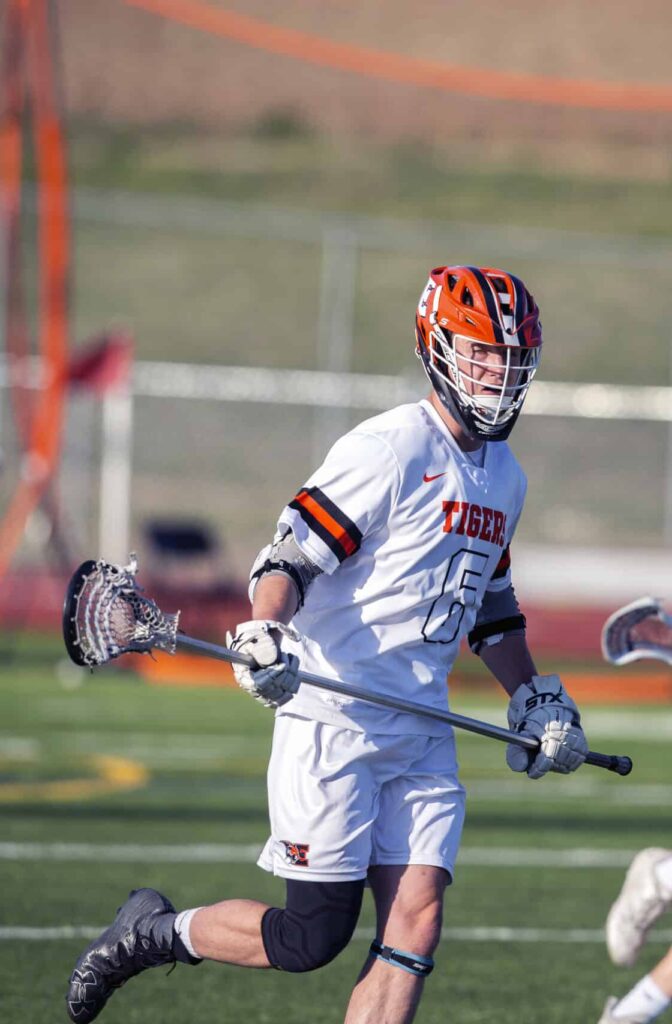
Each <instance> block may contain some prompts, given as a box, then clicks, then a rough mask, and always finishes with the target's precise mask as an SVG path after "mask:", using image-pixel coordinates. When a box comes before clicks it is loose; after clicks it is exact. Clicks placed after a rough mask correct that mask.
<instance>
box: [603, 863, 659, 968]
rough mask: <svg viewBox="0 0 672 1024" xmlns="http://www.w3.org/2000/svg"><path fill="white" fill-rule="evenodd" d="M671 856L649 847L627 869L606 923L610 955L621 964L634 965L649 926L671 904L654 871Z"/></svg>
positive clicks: (625, 965) (616, 962)
mask: <svg viewBox="0 0 672 1024" xmlns="http://www.w3.org/2000/svg"><path fill="white" fill-rule="evenodd" d="M669 856H670V851H669V850H664V849H660V848H659V847H655V846H654V847H649V848H648V849H646V850H641V851H640V853H638V854H637V856H636V857H635V858H634V860H633V861H632V863H631V865H630V867H629V868H628V873H627V875H626V876H625V881H624V882H623V887H622V889H621V891H620V893H619V895H618V898H617V900H616V902H615V903H614V904H613V906H612V908H611V910H610V911H609V916H608V917H607V924H606V935H607V949H608V951H609V956H610V957H611V959H612V960H613V962H614V963H615V964H618V965H619V967H632V965H633V964H634V962H635V961H636V959H637V956H638V955H639V951H640V950H641V948H642V946H643V945H644V943H645V941H646V936H647V933H648V931H649V929H650V928H651V926H652V925H653V923H654V922H655V921H657V920H658V918H659V917H660V915H661V914H662V913H664V911H666V910H667V909H668V907H670V906H672V893H671V892H666V891H664V890H663V888H662V887H661V885H660V882H659V881H658V879H657V877H656V872H655V867H656V864H658V863H659V862H660V861H662V860H665V859H666V858H667V857H669Z"/></svg>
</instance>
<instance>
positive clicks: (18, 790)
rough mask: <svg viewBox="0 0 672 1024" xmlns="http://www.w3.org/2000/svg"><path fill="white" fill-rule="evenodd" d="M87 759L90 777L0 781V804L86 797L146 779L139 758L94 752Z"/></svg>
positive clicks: (144, 782)
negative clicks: (45, 780)
mask: <svg viewBox="0 0 672 1024" xmlns="http://www.w3.org/2000/svg"><path fill="white" fill-rule="evenodd" d="M90 762H91V764H92V766H93V768H94V770H95V772H96V777H95V778H90V779H88V778H87V779H55V780H53V781H52V782H3V783H0V803H21V802H23V801H30V800H47V801H55V802H58V801H69V800H88V799H90V798H91V797H94V796H105V795H107V794H108V793H117V792H120V791H123V790H129V789H140V788H142V786H146V785H147V782H148V781H149V772H148V771H147V769H146V768H145V766H144V765H143V764H141V763H140V762H139V761H130V760H129V759H128V758H125V757H112V756H110V755H107V754H95V755H94V756H93V757H92V758H91V759H90Z"/></svg>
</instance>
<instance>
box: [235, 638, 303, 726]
mask: <svg viewBox="0 0 672 1024" xmlns="http://www.w3.org/2000/svg"><path fill="white" fill-rule="evenodd" d="M283 635H285V636H287V637H289V638H290V639H292V640H295V641H298V640H299V639H300V637H299V635H298V633H297V632H296V631H295V630H293V629H290V627H289V626H285V625H284V623H282V622H271V621H268V620H265V619H256V620H253V621H251V622H241V623H240V625H239V626H236V633H235V636H232V634H231V633H227V634H226V643H227V646H228V647H230V648H231V650H232V651H238V652H239V653H240V654H247V655H249V656H250V657H252V658H254V661H255V663H256V666H257V667H256V668H248V667H247V665H236V664H234V665H233V674H234V676H235V677H236V682H237V683H238V685H239V686H241V687H242V688H243V690H247V692H248V693H249V694H251V696H253V697H254V698H255V700H258V701H261V703H262V704H263V705H264V706H265V707H267V708H278V707H280V705H281V704H286V703H287V701H288V700H291V699H292V697H293V696H294V694H295V693H296V691H297V690H298V688H299V679H298V671H299V659H298V658H297V656H296V655H295V654H287V653H285V652H284V651H283V650H282V649H281V647H280V640H281V637H282V636H283Z"/></svg>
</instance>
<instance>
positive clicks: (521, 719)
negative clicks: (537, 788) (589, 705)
mask: <svg viewBox="0 0 672 1024" xmlns="http://www.w3.org/2000/svg"><path fill="white" fill-rule="evenodd" d="M508 719H509V728H510V729H513V730H514V731H515V732H519V733H521V734H522V735H523V736H532V737H533V738H534V739H535V740H539V751H538V753H537V754H534V752H530V751H529V750H526V749H525V748H524V747H517V746H516V745H515V744H514V743H509V745H508V746H507V748H506V763H507V764H508V766H509V768H511V769H512V771H514V772H527V774H528V775H529V777H530V778H531V779H540V778H541V777H542V775H545V774H546V772H549V771H550V772H560V773H562V774H563V775H567V774H569V772H574V771H576V769H577V768H579V767H580V766H581V765H582V764H583V762H584V761H585V759H586V754H587V753H588V743H587V742H586V737H585V736H584V734H583V729H582V728H581V716H580V714H579V710H578V708H577V706H576V704H575V703H574V701H573V700H572V698H571V697H570V696H569V694H568V693H566V691H565V688H564V686H563V685H562V682H561V680H560V677H559V676H533V677H532V679H531V680H530V682H529V683H523V685H522V686H519V687H518V689H517V690H516V692H515V693H514V695H513V697H512V698H511V701H510V703H509V711H508Z"/></svg>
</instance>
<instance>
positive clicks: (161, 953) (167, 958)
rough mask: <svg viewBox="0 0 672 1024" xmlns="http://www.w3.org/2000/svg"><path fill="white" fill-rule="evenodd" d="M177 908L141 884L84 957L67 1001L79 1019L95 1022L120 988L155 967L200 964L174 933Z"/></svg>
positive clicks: (77, 1021)
mask: <svg viewBox="0 0 672 1024" xmlns="http://www.w3.org/2000/svg"><path fill="white" fill-rule="evenodd" d="M174 922H175V908H174V906H173V904H172V903H171V902H170V900H168V899H166V897H165V896H162V895H161V893H160V892H156V890H155V889H135V890H134V891H133V892H132V893H131V894H130V895H129V897H128V899H127V900H126V902H125V903H124V904H123V906H121V907H120V908H119V910H118V911H117V916H116V917H115V919H114V921H113V922H112V924H111V925H110V927H109V928H106V929H105V931H104V932H103V933H102V934H101V935H99V936H98V938H97V939H94V941H93V942H92V943H91V945H90V946H89V947H88V948H87V949H85V950H84V952H83V953H82V955H81V956H80V958H79V960H78V961H77V964H76V965H75V969H74V971H73V972H72V975H71V977H70V986H69V988H68V994H67V996H66V1005H67V1011H68V1016H69V1017H70V1020H72V1021H75V1024H90V1021H92V1020H94V1019H95V1018H96V1017H97V1016H98V1014H99V1013H100V1011H101V1010H102V1009H103V1007H104V1006H105V1003H106V1002H107V1000H108V999H109V998H110V996H111V995H112V993H113V992H114V990H115V989H117V988H120V987H121V986H122V985H123V984H124V983H125V982H127V981H128V979H129V978H132V977H133V976H134V975H136V974H140V972H141V971H146V970H147V968H149V967H160V966H161V965H162V964H174V963H175V962H176V960H180V961H182V962H184V963H191V964H196V963H200V960H194V959H193V958H192V957H190V956H189V954H188V953H187V952H186V950H185V949H184V946H183V945H182V943H181V942H180V941H179V940H176V938H175V936H174V934H173V924H174Z"/></svg>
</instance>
